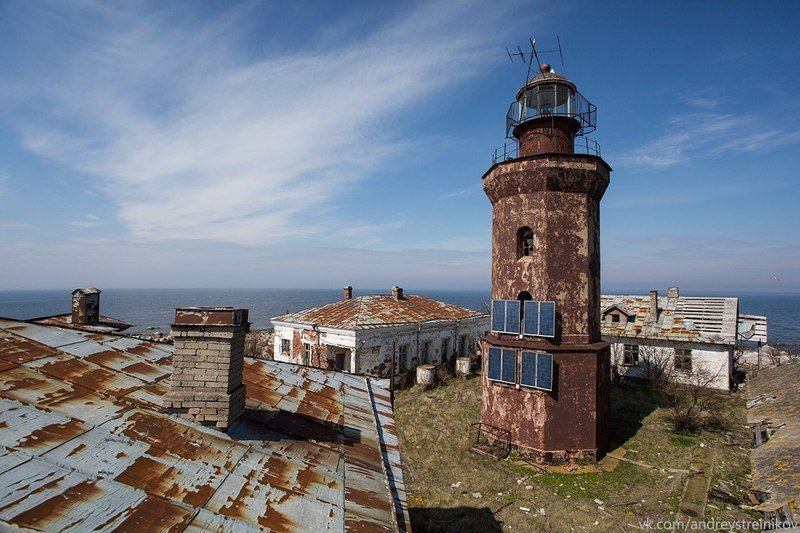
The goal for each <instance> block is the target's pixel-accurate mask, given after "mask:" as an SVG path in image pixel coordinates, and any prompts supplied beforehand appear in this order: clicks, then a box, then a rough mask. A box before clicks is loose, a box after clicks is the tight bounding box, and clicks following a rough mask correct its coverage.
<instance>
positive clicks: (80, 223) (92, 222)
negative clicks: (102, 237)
mask: <svg viewBox="0 0 800 533" xmlns="http://www.w3.org/2000/svg"><path fill="white" fill-rule="evenodd" d="M69 224H70V226H75V227H76V228H95V227H97V226H101V225H102V224H103V222H102V220H100V217H98V216H96V215H92V214H89V215H86V218H84V219H83V220H73V221H72V222H70V223H69Z"/></svg>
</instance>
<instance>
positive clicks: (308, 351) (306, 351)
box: [303, 343, 313, 365]
mask: <svg viewBox="0 0 800 533" xmlns="http://www.w3.org/2000/svg"><path fill="white" fill-rule="evenodd" d="M303 349H304V350H303V355H304V356H305V357H304V359H305V360H304V361H303V364H305V365H310V364H311V354H312V353H313V349H312V346H311V343H303Z"/></svg>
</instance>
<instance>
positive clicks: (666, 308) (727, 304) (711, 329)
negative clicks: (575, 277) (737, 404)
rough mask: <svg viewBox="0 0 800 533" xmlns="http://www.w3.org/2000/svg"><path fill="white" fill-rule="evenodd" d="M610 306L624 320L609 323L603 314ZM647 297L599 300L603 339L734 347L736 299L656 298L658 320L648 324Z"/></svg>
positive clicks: (615, 297) (737, 303)
mask: <svg viewBox="0 0 800 533" xmlns="http://www.w3.org/2000/svg"><path fill="white" fill-rule="evenodd" d="M613 307H616V308H618V309H620V310H623V312H624V313H626V314H627V315H628V320H627V321H625V320H621V321H620V322H610V321H607V320H605V314H606V312H607V311H610V310H611V309H612V308H613ZM649 308H650V296H636V295H606V294H604V295H603V296H602V297H601V309H602V313H603V315H604V316H603V320H602V321H601V330H602V335H603V336H604V337H617V338H618V337H625V338H640V339H657V340H669V341H681V342H699V343H706V344H723V345H734V344H736V327H737V316H738V309H739V300H738V299H737V298H699V297H684V296H678V297H669V296H659V297H658V319H657V320H656V321H655V322H649V321H648V312H649Z"/></svg>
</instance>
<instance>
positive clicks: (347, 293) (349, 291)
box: [343, 285, 353, 300]
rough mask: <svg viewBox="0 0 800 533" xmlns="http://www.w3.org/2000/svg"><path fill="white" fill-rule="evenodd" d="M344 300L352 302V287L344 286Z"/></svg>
mask: <svg viewBox="0 0 800 533" xmlns="http://www.w3.org/2000/svg"><path fill="white" fill-rule="evenodd" d="M343 299H344V300H352V299H353V286H352V285H345V286H344V298H343Z"/></svg>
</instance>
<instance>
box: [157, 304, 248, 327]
mask: <svg viewBox="0 0 800 533" xmlns="http://www.w3.org/2000/svg"><path fill="white" fill-rule="evenodd" d="M247 315H248V312H247V309H236V308H233V307H179V308H177V309H175V323H174V324H172V325H173V326H238V325H247V324H248V321H247V318H248V316H247Z"/></svg>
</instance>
